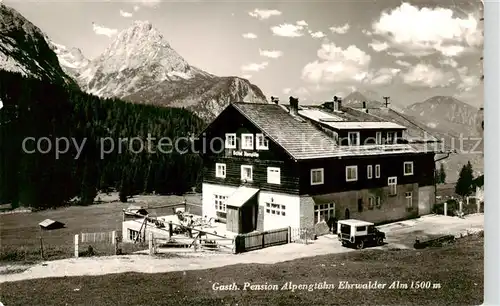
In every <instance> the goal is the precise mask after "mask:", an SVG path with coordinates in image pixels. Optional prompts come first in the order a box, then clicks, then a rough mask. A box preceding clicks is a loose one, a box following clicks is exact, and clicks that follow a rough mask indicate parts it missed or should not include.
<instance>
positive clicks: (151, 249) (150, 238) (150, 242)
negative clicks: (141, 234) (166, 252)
mask: <svg viewBox="0 0 500 306" xmlns="http://www.w3.org/2000/svg"><path fill="white" fill-rule="evenodd" d="M149 255H154V249H153V233H152V232H150V233H149Z"/></svg>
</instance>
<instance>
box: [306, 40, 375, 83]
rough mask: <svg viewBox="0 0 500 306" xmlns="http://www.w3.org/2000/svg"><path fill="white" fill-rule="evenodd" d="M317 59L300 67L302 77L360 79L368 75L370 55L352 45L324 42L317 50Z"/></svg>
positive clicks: (319, 80)
mask: <svg viewBox="0 0 500 306" xmlns="http://www.w3.org/2000/svg"><path fill="white" fill-rule="evenodd" d="M317 55H318V57H319V60H316V61H314V62H310V63H308V64H307V65H305V66H304V68H303V69H302V78H303V79H305V80H307V81H310V82H315V83H318V82H326V83H331V82H345V81H352V80H355V81H362V80H363V79H365V78H366V77H367V76H368V73H367V72H366V71H368V67H369V65H370V61H371V57H370V55H368V54H366V53H365V52H364V51H362V50H360V49H359V48H358V47H356V46H354V45H350V46H349V47H347V48H346V49H342V48H340V47H337V46H336V45H335V44H334V43H324V44H323V45H322V46H321V48H320V49H319V50H318V52H317Z"/></svg>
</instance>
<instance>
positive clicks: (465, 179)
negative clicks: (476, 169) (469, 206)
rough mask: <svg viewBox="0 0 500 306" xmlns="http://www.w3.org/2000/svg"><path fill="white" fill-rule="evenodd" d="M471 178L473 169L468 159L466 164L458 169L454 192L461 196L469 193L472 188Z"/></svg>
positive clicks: (472, 178) (472, 177)
mask: <svg viewBox="0 0 500 306" xmlns="http://www.w3.org/2000/svg"><path fill="white" fill-rule="evenodd" d="M473 180H474V176H473V169H472V165H471V163H470V161H469V162H467V165H464V166H463V167H462V169H461V170H460V174H459V177H458V181H457V184H456V185H455V193H456V194H458V195H460V196H462V197H466V196H469V195H471V193H472V190H473V188H472V185H473Z"/></svg>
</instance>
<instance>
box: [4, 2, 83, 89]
mask: <svg viewBox="0 0 500 306" xmlns="http://www.w3.org/2000/svg"><path fill="white" fill-rule="evenodd" d="M47 41H48V38H47V36H46V35H45V34H44V33H43V32H42V31H41V30H40V29H39V28H38V27H36V26H35V25H34V24H33V23H31V22H30V21H29V20H27V19H26V18H24V17H23V16H22V15H21V14H19V13H18V12H17V11H16V10H14V9H12V8H10V7H7V6H6V5H4V4H3V3H1V2H0V69H3V70H7V71H12V72H19V73H21V74H23V75H24V76H29V77H34V78H39V79H47V80H51V81H53V82H54V83H58V84H66V85H73V86H74V85H76V84H75V83H74V81H73V80H72V79H71V78H69V77H68V76H67V75H66V74H65V72H64V70H63V69H62V68H61V66H60V65H59V60H58V58H57V56H56V54H55V53H54V52H53V51H52V49H51V47H50V46H49V44H48V43H47Z"/></svg>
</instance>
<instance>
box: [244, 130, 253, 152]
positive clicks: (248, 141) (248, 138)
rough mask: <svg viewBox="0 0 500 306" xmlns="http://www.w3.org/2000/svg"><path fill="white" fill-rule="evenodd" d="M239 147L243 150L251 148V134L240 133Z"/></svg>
mask: <svg viewBox="0 0 500 306" xmlns="http://www.w3.org/2000/svg"><path fill="white" fill-rule="evenodd" d="M241 139H242V143H241V148H242V149H243V150H253V134H241Z"/></svg>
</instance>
